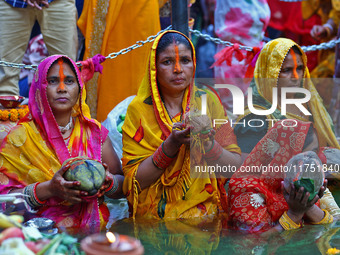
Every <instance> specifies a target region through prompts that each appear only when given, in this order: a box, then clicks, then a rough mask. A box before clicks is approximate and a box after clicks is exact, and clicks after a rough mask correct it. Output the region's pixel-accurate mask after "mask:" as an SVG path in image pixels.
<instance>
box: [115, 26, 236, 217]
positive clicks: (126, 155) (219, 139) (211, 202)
mask: <svg viewBox="0 0 340 255" xmlns="http://www.w3.org/2000/svg"><path fill="white" fill-rule="evenodd" d="M195 61H196V59H195V52H194V47H193V45H192V43H191V42H190V40H189V39H188V38H187V37H185V36H184V35H182V34H181V33H179V32H176V31H167V32H165V33H163V34H161V35H159V36H158V37H157V38H156V40H155V41H154V43H153V46H152V49H151V53H150V57H149V62H148V65H147V70H146V74H145V76H144V79H143V81H142V83H141V85H140V88H139V91H138V94H137V97H136V98H134V100H133V101H132V102H131V104H130V105H129V108H128V110H127V114H126V119H125V122H124V125H123V128H122V129H123V159H122V162H123V172H124V176H125V181H124V184H123V191H124V193H125V194H126V196H127V199H128V202H129V206H130V213H131V216H132V217H146V218H153V219H179V218H192V217H201V216H214V215H217V214H218V212H221V211H225V210H226V192H225V189H224V184H225V180H224V179H220V178H216V177H217V175H216V174H215V173H212V174H209V172H203V171H199V172H193V171H190V165H191V166H195V165H203V166H206V165H207V163H214V164H216V163H217V164H220V165H228V164H230V165H232V166H235V167H236V168H237V167H238V166H239V165H240V156H239V153H240V150H239V147H238V146H237V144H236V138H235V136H234V133H233V130H232V128H231V127H230V125H229V124H225V125H219V126H217V127H214V129H210V131H209V133H208V134H206V136H209V137H205V138H208V139H206V140H205V142H203V143H200V142H197V143H196V144H201V145H203V147H199V146H196V145H193V143H192V139H191V138H190V137H189V134H190V131H195V130H196V127H195V128H192V127H191V126H190V125H189V124H190V123H188V119H190V118H189V117H188V114H189V111H191V113H193V114H194V115H195V114H197V115H198V114H199V113H200V109H201V100H202V95H206V96H207V116H208V117H209V118H206V119H204V118H201V123H205V124H208V126H209V127H210V126H211V122H210V121H211V120H210V119H227V116H226V114H225V112H224V109H223V107H222V105H221V103H220V101H219V99H218V97H217V96H216V95H215V94H214V93H212V92H210V91H204V90H201V89H198V88H197V87H196V86H195V85H194V75H195V65H196V62H195ZM197 119H200V117H198V118H197ZM205 120H206V121H205ZM197 131H200V130H199V128H198V129H197ZM213 136H214V139H213V138H212V137H213ZM190 143H191V145H192V146H191V148H190V146H189V145H190ZM202 151H203V153H201V152H202ZM191 174H192V175H191ZM193 174H195V176H194V175H193ZM193 177H195V178H193Z"/></svg>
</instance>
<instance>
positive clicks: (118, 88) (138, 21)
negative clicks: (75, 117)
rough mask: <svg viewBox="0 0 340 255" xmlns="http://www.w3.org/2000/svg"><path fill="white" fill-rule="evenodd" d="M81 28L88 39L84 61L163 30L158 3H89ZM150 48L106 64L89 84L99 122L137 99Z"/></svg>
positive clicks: (90, 0) (119, 0) (129, 0)
mask: <svg viewBox="0 0 340 255" xmlns="http://www.w3.org/2000/svg"><path fill="white" fill-rule="evenodd" d="M78 26H79V28H80V30H81V32H82V33H83V35H84V37H85V54H84V59H87V58H91V57H93V56H94V55H96V54H101V55H103V56H107V55H108V54H110V53H112V52H118V51H120V50H121V49H123V48H126V47H129V46H131V45H133V44H135V43H136V41H140V40H145V39H146V38H147V37H149V36H151V35H155V34H156V33H158V32H159V30H160V21H159V4H158V0H149V1H148V0H140V1H132V0H124V1H123V0H111V1H107V0H88V1H85V2H84V7H83V11H82V15H81V16H80V18H79V21H78ZM149 50H150V49H149V47H148V45H144V46H143V47H140V48H138V49H135V50H133V51H131V52H129V54H126V55H121V56H119V57H117V58H115V59H114V60H107V61H105V62H104V63H103V67H104V68H103V73H102V75H100V76H98V74H95V75H94V76H93V78H92V80H91V81H89V82H88V83H87V84H86V89H87V94H88V99H89V101H88V104H89V106H90V109H91V114H92V116H94V117H96V118H97V119H98V120H99V121H103V120H105V119H106V116H107V114H108V113H109V112H110V111H111V110H112V109H113V108H114V107H115V106H116V105H117V104H118V103H119V102H121V101H122V100H124V99H125V98H126V97H128V96H131V95H136V94H137V90H138V86H139V84H140V81H141V79H142V77H143V69H144V68H143V67H144V65H145V64H146V57H147V56H148V53H149Z"/></svg>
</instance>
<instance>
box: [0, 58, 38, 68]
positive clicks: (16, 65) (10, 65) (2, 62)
mask: <svg viewBox="0 0 340 255" xmlns="http://www.w3.org/2000/svg"><path fill="white" fill-rule="evenodd" d="M0 66H6V67H14V68H20V69H29V70H36V69H37V67H38V65H25V64H16V63H9V62H5V61H1V60H0Z"/></svg>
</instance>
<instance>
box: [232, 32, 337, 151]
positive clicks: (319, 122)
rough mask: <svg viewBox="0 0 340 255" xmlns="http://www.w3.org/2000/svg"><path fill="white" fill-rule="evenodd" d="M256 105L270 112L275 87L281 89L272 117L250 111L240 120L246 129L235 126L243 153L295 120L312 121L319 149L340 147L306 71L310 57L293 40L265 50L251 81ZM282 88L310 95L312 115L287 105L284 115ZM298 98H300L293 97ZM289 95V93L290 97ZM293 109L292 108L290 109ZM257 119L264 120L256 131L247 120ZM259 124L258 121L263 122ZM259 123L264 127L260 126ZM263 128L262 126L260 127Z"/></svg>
mask: <svg viewBox="0 0 340 255" xmlns="http://www.w3.org/2000/svg"><path fill="white" fill-rule="evenodd" d="M250 87H251V88H252V93H253V94H252V95H251V96H252V98H253V105H254V107H255V108H256V109H258V110H267V109H270V108H271V106H272V94H273V88H274V87H277V88H278V95H279V96H278V107H277V109H276V110H275V111H274V112H273V113H272V114H269V115H263V116H259V115H255V114H253V113H251V112H250V110H249V108H246V109H245V113H244V115H242V116H240V117H239V118H238V120H237V122H238V123H241V122H243V121H245V123H246V126H245V127H244V126H242V125H236V126H235V128H234V131H235V134H236V136H237V142H238V145H239V146H240V148H241V150H242V153H246V154H247V153H250V152H251V151H252V149H253V148H254V147H255V145H256V144H257V143H258V142H259V141H260V140H261V138H262V137H264V136H265V134H266V133H267V132H268V130H269V129H270V128H271V127H272V126H273V125H274V124H275V122H276V121H278V120H281V119H296V120H301V121H312V122H313V126H314V127H315V129H316V131H317V135H318V138H319V144H320V147H324V146H330V147H334V148H339V144H338V142H337V140H336V137H335V135H334V132H333V122H332V119H331V118H330V116H329V114H328V112H327V110H326V109H325V107H324V105H323V102H322V99H321V98H320V96H319V94H318V92H317V91H316V89H315V87H314V85H313V83H312V82H311V81H310V75H309V71H308V68H307V57H306V54H305V53H304V52H303V50H302V49H301V48H300V46H299V45H297V44H296V43H295V42H293V41H292V40H290V39H285V38H279V39H275V40H272V41H270V42H269V43H267V44H266V45H265V47H264V48H263V49H262V51H261V53H260V55H259V58H258V60H257V62H256V66H255V70H254V79H253V81H252V82H251V85H250ZM282 87H302V88H305V89H307V90H309V91H310V92H311V99H310V100H309V102H307V103H306V104H304V106H305V108H307V109H308V111H309V112H310V113H311V114H312V115H311V116H305V115H304V114H303V113H302V112H300V110H299V109H298V108H297V107H296V106H295V105H287V114H286V115H282V114H281V109H280V102H281V100H280V89H281V88H282ZM292 96H293V97H296V96H298V95H296V94H295V95H292ZM288 97H289V94H287V98H288ZM291 106H292V107H291ZM253 119H257V120H260V121H262V122H261V123H258V124H254V123H252V125H254V126H255V125H257V126H258V127H256V128H254V127H251V126H250V125H248V124H247V123H248V121H250V120H253ZM260 121H259V122H260ZM260 124H263V125H262V126H260ZM259 126H260V127H259Z"/></svg>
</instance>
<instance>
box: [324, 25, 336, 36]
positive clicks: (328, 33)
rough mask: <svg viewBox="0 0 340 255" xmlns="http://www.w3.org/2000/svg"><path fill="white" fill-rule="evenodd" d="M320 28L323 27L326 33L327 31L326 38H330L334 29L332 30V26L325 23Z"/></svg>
mask: <svg viewBox="0 0 340 255" xmlns="http://www.w3.org/2000/svg"><path fill="white" fill-rule="evenodd" d="M322 26H323V27H324V28H325V29H326V31H327V37H330V36H332V35H333V33H334V28H333V26H332V25H331V24H329V23H325V24H323V25H322Z"/></svg>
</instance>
